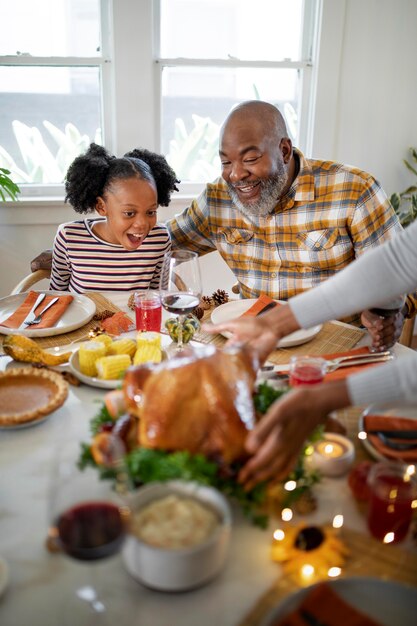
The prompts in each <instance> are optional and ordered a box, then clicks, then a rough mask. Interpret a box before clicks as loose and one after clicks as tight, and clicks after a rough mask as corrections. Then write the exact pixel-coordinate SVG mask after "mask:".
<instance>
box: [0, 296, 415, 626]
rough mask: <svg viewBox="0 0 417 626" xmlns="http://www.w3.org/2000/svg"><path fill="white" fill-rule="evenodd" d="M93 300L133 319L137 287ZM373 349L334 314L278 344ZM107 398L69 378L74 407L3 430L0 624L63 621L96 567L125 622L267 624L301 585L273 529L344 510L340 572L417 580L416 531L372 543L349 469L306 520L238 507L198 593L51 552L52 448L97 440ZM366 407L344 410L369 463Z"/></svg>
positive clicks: (321, 492) (79, 334)
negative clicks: (278, 553)
mask: <svg viewBox="0 0 417 626" xmlns="http://www.w3.org/2000/svg"><path fill="white" fill-rule="evenodd" d="M86 295H88V296H89V297H90V298H91V299H92V300H93V301H94V302H95V304H96V309H97V312H100V311H110V312H117V311H119V310H123V311H125V312H127V313H129V314H130V316H131V318H132V320H133V313H132V311H130V310H129V309H128V307H127V304H128V296H129V295H130V294H126V293H104V294H98V293H96V294H86ZM209 318H210V311H206V313H205V319H209ZM98 323H99V322H98V321H97V320H95V319H94V318H93V319H92V320H91V321H89V322H88V323H87V324H86V325H85V326H84V327H82V328H79V329H78V330H76V331H72V332H71V334H68V335H59V336H53V337H43V338H42V339H39V340H37V341H38V343H39V345H41V346H42V347H44V348H46V347H54V346H58V347H59V346H61V347H62V346H64V345H65V344H67V345H70V346H71V345H74V344H73V342H75V344H76V343H77V342H79V341H80V340H83V339H86V338H88V333H89V332H91V330H92V329H94V327H95V326H97V325H98ZM0 338H2V337H1V335H0ZM194 339H195V341H196V342H197V341H198V342H201V343H213V344H214V345H216V346H222V345H223V344H224V343H225V341H226V340H225V338H223V337H221V336H219V335H214V336H213V335H209V334H207V333H204V332H202V331H200V332H198V333H197V334H196V336H195V337H194ZM367 344H369V337H368V335H367V334H366V332H365V331H364V330H362V329H360V328H356V327H354V326H350V325H348V324H344V323H343V322H336V321H332V322H328V323H326V324H324V325H323V327H322V329H321V331H320V332H319V333H318V334H317V336H315V337H314V339H312V340H311V341H310V342H308V343H306V344H303V345H299V346H294V347H290V348H284V349H277V350H275V352H274V353H273V355H271V360H272V361H273V362H274V363H276V364H278V365H279V364H280V363H287V362H288V361H289V358H290V356H292V355H294V354H307V353H314V354H328V353H335V352H342V351H346V350H350V349H352V348H354V347H357V346H361V345H367ZM409 352H410V350H409V349H408V348H406V347H404V346H401V345H399V344H396V345H395V346H394V348H393V354H394V355H395V356H396V357H397V358H405V357H406V356H407V354H408V353H409ZM14 366H15V363H14V362H13V361H12V359H11V358H10V357H8V356H4V355H3V356H2V357H1V358H0V371H4V370H5V369H7V368H10V367H14ZM105 393H106V390H104V389H99V388H96V387H92V386H88V385H84V384H81V385H79V386H72V385H70V387H69V394H68V397H67V400H66V401H65V403H64V404H63V405H62V406H61V407H60V408H59V409H57V410H56V411H54V412H53V413H51V414H50V415H49V416H48V417H47V418H46V419H45V420H43V421H41V422H40V423H38V424H36V425H33V426H31V427H27V428H20V429H7V430H6V429H3V430H1V431H0V556H1V557H2V558H3V559H4V560H5V562H6V563H7V566H8V584H7V586H6V588H5V589H4V591H3V593H2V594H1V596H0V624H1V626H26V625H28V624H30V625H31V626H61V624H63V623H64V622H63V620H62V610H63V606H64V605H65V602H66V599H67V597H68V594H70V593H71V592H72V591H73V590H74V589H76V588H77V587H79V585H80V582H82V581H88V579H89V576H90V575H91V574H93V577H94V580H95V581H97V584H98V585H100V586H102V587H103V588H104V589H105V590H106V602H107V603H109V604H111V605H112V608H113V610H114V611H115V614H116V616H117V626H119V625H120V626H123V625H125V624H126V625H127V624H129V625H132V626H167V625H177V624H178V625H181V626H196V625H198V626H212V624H216V626H262V624H263V620H265V616H267V614H268V612H269V611H270V610H271V608H273V607H274V606H275V605H276V604H278V603H279V602H280V601H282V600H283V599H284V598H285V597H287V596H288V594H290V593H292V592H294V591H296V590H297V589H298V587H297V585H296V584H295V583H294V582H292V581H291V580H290V579H289V578H288V577H287V576H286V575H285V574H284V573H283V569H282V567H281V565H279V564H278V563H276V562H274V561H273V560H272V559H271V554H270V549H271V541H272V536H273V532H274V530H275V529H276V528H278V527H280V528H284V527H285V525H286V524H296V523H300V522H303V523H307V524H308V525H318V526H321V525H326V524H330V525H331V524H332V521H333V520H334V518H335V516H337V515H342V516H343V518H342V519H343V525H342V528H340V531H339V532H340V537H341V539H342V541H344V542H345V543H346V545H347V546H348V549H349V557H348V558H347V561H346V565H345V567H343V568H342V572H341V576H342V577H343V576H375V577H378V578H382V579H388V580H395V581H398V582H402V583H405V584H407V585H411V586H415V587H417V542H416V538H415V537H413V536H412V534H411V533H409V535H408V537H407V538H406V539H405V540H404V541H403V542H402V543H401V544H400V545H398V546H393V545H383V544H381V543H379V542H378V541H377V540H375V539H374V538H372V537H371V536H370V534H369V531H368V530H367V525H366V517H365V513H364V509H363V506H361V505H360V504H358V503H357V502H356V501H355V499H354V498H353V496H352V493H351V490H350V488H349V485H348V481H347V474H344V475H342V476H338V477H333V478H332V477H323V478H322V479H321V480H320V482H319V483H318V484H317V485H315V486H314V496H315V498H316V501H317V507H316V509H315V510H314V511H311V512H310V513H308V514H307V515H301V514H299V513H294V515H293V518H292V519H291V521H288V522H284V521H283V520H282V519H281V518H280V517H279V516H276V517H273V516H272V517H270V520H269V524H268V527H267V528H266V529H260V528H258V527H256V526H254V525H253V524H251V522H250V521H248V520H247V519H246V518H245V517H244V516H243V514H242V513H241V511H240V510H239V509H238V507H237V506H236V505H234V504H232V512H233V525H232V533H231V542H230V550H229V554H228V558H227V562H226V565H225V567H224V569H223V570H222V571H221V573H220V574H219V575H218V576H217V577H216V578H214V579H213V580H212V581H210V582H209V583H207V584H205V585H204V586H201V587H199V588H197V589H193V590H190V591H185V592H184V591H183V592H179V593H169V592H161V591H156V590H152V589H149V588H147V587H145V586H143V585H142V584H140V583H139V582H138V581H137V580H135V579H134V578H133V577H132V576H131V575H130V574H129V573H128V571H127V569H126V567H125V564H124V559H123V555H122V554H121V553H118V554H116V555H115V556H113V557H111V558H108V559H104V560H102V561H97V562H95V563H94V564H93V565H91V564H89V565H88V564H87V565H86V564H85V563H82V562H79V561H75V560H73V559H70V558H67V557H66V556H64V555H63V554H62V553H60V552H58V553H56V552H51V551H50V550H48V549H47V543H46V537H47V532H48V494H49V489H50V484H51V463H52V458H53V454H54V451H55V449H56V447H57V446H58V445H59V444H60V443H61V442H62V441H64V440H68V439H73V440H78V441H80V442H82V441H89V440H91V433H90V420H91V419H92V417H93V416H94V415H95V414H96V413H97V410H98V407H100V404H101V403H102V401H103V398H104V394H105ZM363 409H364V407H355V408H349V409H345V410H341V411H338V412H337V414H336V417H337V419H338V420H339V421H340V422H341V424H342V425H343V426H344V427H345V428H346V431H347V436H348V437H349V438H350V440H351V441H352V442H353V444H354V449H355V455H356V462H358V461H361V460H367V459H368V460H370V459H371V458H372V457H371V456H370V455H369V452H368V450H367V449H366V448H365V447H364V445H363V443H362V442H361V440H360V439H358V436H357V435H358V420H359V417H360V415H361V413H362V411H363ZM339 519H341V518H339ZM92 570H94V571H93V572H92ZM73 623H74V626H77V624H76V622H75V621H74V622H73ZM393 626H394V625H393Z"/></svg>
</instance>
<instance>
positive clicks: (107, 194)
mask: <svg viewBox="0 0 417 626" xmlns="http://www.w3.org/2000/svg"><path fill="white" fill-rule="evenodd" d="M178 182H179V181H178V180H177V179H176V176H175V172H174V171H173V170H172V169H171V167H170V166H169V165H168V163H167V162H166V160H165V158H164V157H163V156H161V155H158V154H155V153H153V152H149V151H148V150H140V149H136V150H132V151H131V152H128V153H127V154H126V155H125V156H124V157H122V158H117V157H114V156H111V155H110V154H109V153H108V152H107V150H105V148H103V147H101V146H98V145H96V144H94V143H92V144H91V145H90V147H89V149H88V151H87V152H86V154H84V155H81V156H78V157H77V158H76V159H75V160H74V161H73V163H72V164H71V165H70V167H69V169H68V172H67V177H66V182H65V190H66V197H65V201H67V200H69V201H70V203H71V204H72V206H73V208H74V210H75V211H76V212H77V213H93V212H94V211H95V212H96V213H98V214H99V216H100V217H86V218H85V219H84V220H77V221H75V222H70V223H68V224H63V225H61V226H60V227H59V229H58V232H57V235H56V237H55V241H54V247H53V256H52V272H51V282H50V289H56V290H63V291H66V290H69V291H73V292H76V293H81V292H84V291H133V290H141V291H142V290H146V289H148V288H150V289H157V288H158V286H159V274H160V270H161V266H162V260H163V257H164V255H165V254H166V253H167V252H168V251H169V249H170V241H169V235H168V231H167V229H166V228H165V226H163V225H161V224H157V223H156V214H157V208H158V205H162V206H168V204H169V202H170V199H171V193H172V192H173V191H178V190H177V187H176V183H178Z"/></svg>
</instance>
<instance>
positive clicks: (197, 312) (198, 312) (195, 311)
mask: <svg viewBox="0 0 417 626" xmlns="http://www.w3.org/2000/svg"><path fill="white" fill-rule="evenodd" d="M193 315H195V316H196V318H197V319H198V320H201V319H202V318H203V315H204V309H202V307H201V306H196V307H195V309H193Z"/></svg>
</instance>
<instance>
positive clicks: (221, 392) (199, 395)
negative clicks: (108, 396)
mask: <svg viewBox="0 0 417 626" xmlns="http://www.w3.org/2000/svg"><path fill="white" fill-rule="evenodd" d="M256 369H257V362H256V359H255V357H254V356H253V355H252V353H250V352H249V351H247V350H244V349H237V348H233V349H227V350H223V351H220V350H217V349H216V348H214V347H213V346H205V347H202V348H201V349H199V350H194V351H193V352H192V353H190V354H189V355H185V356H181V357H179V358H176V359H172V360H169V361H165V362H163V363H161V364H159V365H143V366H139V367H134V368H130V369H129V370H128V371H127V373H126V376H125V379H124V393H125V400H126V404H127V406H128V410H129V411H130V412H131V413H133V414H134V415H136V417H138V418H139V427H138V439H139V441H138V443H139V445H140V446H143V447H146V448H156V449H163V450H169V451H171V450H188V451H189V452H191V453H194V454H195V453H198V452H200V453H202V454H204V455H205V456H206V457H207V458H209V459H213V460H216V461H219V462H222V463H225V464H230V463H232V462H233V461H235V460H237V459H243V458H244V457H245V456H246V454H245V449H244V443H245V439H246V435H247V433H248V430H250V429H251V428H252V427H253V424H254V419H255V411H254V407H253V400H252V392H253V386H254V382H255V378H256Z"/></svg>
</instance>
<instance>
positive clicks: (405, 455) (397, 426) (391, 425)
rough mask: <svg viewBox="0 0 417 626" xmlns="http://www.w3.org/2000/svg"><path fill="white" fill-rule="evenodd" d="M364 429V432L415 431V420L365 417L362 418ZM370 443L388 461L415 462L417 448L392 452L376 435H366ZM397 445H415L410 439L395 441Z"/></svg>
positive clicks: (379, 416) (416, 441)
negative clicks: (388, 459)
mask: <svg viewBox="0 0 417 626" xmlns="http://www.w3.org/2000/svg"><path fill="white" fill-rule="evenodd" d="M363 421H364V429H365V431H366V432H368V431H370V430H398V431H401V430H417V420H414V419H407V418H405V417H395V416H391V415H366V416H365V417H364V420H363ZM368 439H369V441H370V443H371V444H372V445H373V446H374V448H376V450H378V452H380V453H381V454H383V455H384V456H385V457H388V458H390V459H398V460H401V461H414V462H415V461H417V448H416V449H415V450H393V449H392V448H389V447H388V446H385V445H384V444H383V443H382V441H381V440H380V438H379V437H378V435H368ZM394 441H396V442H397V443H415V444H417V437H416V439H415V440H410V439H395V440H394Z"/></svg>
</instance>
